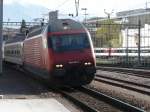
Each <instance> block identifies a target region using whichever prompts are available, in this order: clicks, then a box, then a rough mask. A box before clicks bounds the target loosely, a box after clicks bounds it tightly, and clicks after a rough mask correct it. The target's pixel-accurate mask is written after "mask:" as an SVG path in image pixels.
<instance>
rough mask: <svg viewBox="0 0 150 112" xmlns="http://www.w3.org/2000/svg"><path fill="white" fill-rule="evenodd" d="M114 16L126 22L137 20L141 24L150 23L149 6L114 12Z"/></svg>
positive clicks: (135, 21)
mask: <svg viewBox="0 0 150 112" xmlns="http://www.w3.org/2000/svg"><path fill="white" fill-rule="evenodd" d="M116 16H117V17H116V18H120V19H121V20H122V21H123V22H125V23H128V24H138V23H139V20H141V24H142V26H144V25H145V24H150V19H149V18H150V8H146V9H135V10H128V11H121V12H118V13H116Z"/></svg>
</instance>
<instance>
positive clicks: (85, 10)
mask: <svg viewBox="0 0 150 112" xmlns="http://www.w3.org/2000/svg"><path fill="white" fill-rule="evenodd" d="M81 10H83V11H84V16H85V18H84V21H85V24H86V22H87V20H86V16H87V15H88V14H87V8H82V9H81Z"/></svg>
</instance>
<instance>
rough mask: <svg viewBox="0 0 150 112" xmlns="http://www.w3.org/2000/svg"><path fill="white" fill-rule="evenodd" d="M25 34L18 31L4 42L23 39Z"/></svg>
mask: <svg viewBox="0 0 150 112" xmlns="http://www.w3.org/2000/svg"><path fill="white" fill-rule="evenodd" d="M25 37H26V36H25V34H21V33H18V34H16V35H15V36H13V37H11V39H10V40H7V41H6V42H5V43H6V44H7V43H14V42H21V41H23V40H24V39H25Z"/></svg>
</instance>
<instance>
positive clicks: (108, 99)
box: [61, 87, 145, 112]
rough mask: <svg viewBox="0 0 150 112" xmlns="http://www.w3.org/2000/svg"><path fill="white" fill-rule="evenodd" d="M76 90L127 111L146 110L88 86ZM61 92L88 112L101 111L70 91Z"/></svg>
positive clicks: (142, 111) (139, 111) (137, 111)
mask: <svg viewBox="0 0 150 112" xmlns="http://www.w3.org/2000/svg"><path fill="white" fill-rule="evenodd" d="M75 90H78V91H79V92H82V94H88V95H90V96H92V97H94V98H96V100H99V101H104V102H105V103H107V104H109V105H111V106H113V107H116V108H117V109H119V110H121V111H125V112H127V111H128V112H145V111H144V110H142V109H140V108H137V107H135V106H132V105H130V104H128V103H125V102H122V101H120V100H117V99H115V98H112V97H110V96H107V95H105V94H102V93H100V92H98V91H95V90H92V89H89V88H87V87H81V88H77V89H75ZM61 92H62V94H63V95H64V96H65V97H66V98H69V100H71V101H73V102H74V103H75V104H78V105H79V106H80V107H81V108H84V109H86V111H87V112H100V110H97V109H95V108H92V107H90V106H89V105H87V104H86V103H84V102H83V101H80V100H79V99H77V98H75V96H73V95H70V92H66V91H65V92H64V91H61ZM101 112H102V111H101ZM111 112H112V111H111Z"/></svg>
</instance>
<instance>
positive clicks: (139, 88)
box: [94, 75, 150, 95]
mask: <svg viewBox="0 0 150 112" xmlns="http://www.w3.org/2000/svg"><path fill="white" fill-rule="evenodd" d="M94 80H96V81H99V82H103V83H107V84H110V85H114V86H117V87H121V88H125V89H128V90H132V91H136V92H139V93H142V94H146V95H150V86H148V85H143V84H138V83H134V82H130V81H125V80H121V79H116V78H111V77H108V76H101V75H96V77H95V79H94Z"/></svg>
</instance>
